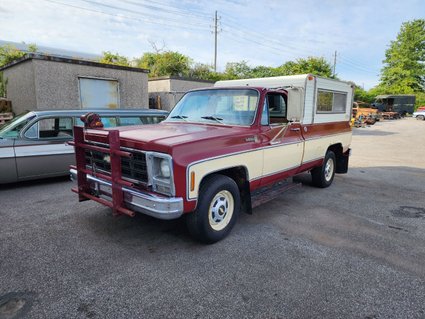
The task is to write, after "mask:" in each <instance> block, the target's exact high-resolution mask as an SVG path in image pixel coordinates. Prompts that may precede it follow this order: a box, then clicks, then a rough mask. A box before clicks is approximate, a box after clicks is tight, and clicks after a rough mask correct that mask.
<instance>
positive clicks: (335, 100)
mask: <svg viewBox="0 0 425 319" xmlns="http://www.w3.org/2000/svg"><path fill="white" fill-rule="evenodd" d="M346 106H347V93H340V92H331V91H322V90H319V91H318V94H317V113H345V108H346Z"/></svg>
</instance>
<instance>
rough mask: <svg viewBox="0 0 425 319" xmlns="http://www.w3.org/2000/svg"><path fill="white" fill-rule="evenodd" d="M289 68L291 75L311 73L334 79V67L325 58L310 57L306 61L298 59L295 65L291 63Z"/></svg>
mask: <svg viewBox="0 0 425 319" xmlns="http://www.w3.org/2000/svg"><path fill="white" fill-rule="evenodd" d="M287 67H288V68H289V71H291V72H292V73H291V74H306V73H311V74H314V75H319V76H323V77H326V78H331V77H332V66H331V65H330V64H329V62H327V61H326V60H325V58H323V57H311V56H310V57H308V58H306V59H303V58H301V59H297V60H296V62H295V63H290V64H289V65H288V66H287Z"/></svg>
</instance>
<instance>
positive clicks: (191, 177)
mask: <svg viewBox="0 0 425 319" xmlns="http://www.w3.org/2000/svg"><path fill="white" fill-rule="evenodd" d="M194 190H195V172H191V173H190V191H191V192H193V191H194Z"/></svg>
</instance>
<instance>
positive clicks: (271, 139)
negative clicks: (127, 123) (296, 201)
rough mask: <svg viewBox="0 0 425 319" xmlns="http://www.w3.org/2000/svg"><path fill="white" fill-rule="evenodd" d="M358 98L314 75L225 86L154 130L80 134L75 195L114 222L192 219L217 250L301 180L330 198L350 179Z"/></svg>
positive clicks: (202, 93)
mask: <svg viewBox="0 0 425 319" xmlns="http://www.w3.org/2000/svg"><path fill="white" fill-rule="evenodd" d="M353 88H354V85H353V84H352V83H347V82H341V81H337V80H332V79H325V78H320V77H316V76H313V75H310V74H305V75H298V76H283V77H273V78H261V79H247V80H234V81H219V82H217V83H216V84H215V87H213V88H205V89H199V90H193V91H189V92H188V93H186V94H185V95H184V96H183V97H182V99H181V100H180V101H179V102H178V103H177V104H176V106H175V107H174V109H173V110H172V111H171V113H170V115H169V116H168V117H167V119H166V120H165V121H164V122H162V123H160V124H158V125H152V126H149V127H147V126H146V127H126V128H117V129H106V130H105V129H90V128H87V129H83V128H78V130H77V131H76V132H75V139H74V142H73V145H75V149H76V163H77V165H76V167H74V168H72V169H71V175H72V176H73V177H74V179H75V180H76V181H77V182H78V187H76V188H73V191H74V192H76V193H78V195H79V200H80V201H84V200H88V199H91V200H95V201H97V202H99V203H101V204H103V205H106V206H108V207H111V208H112V209H113V212H114V213H115V214H126V215H129V216H134V215H135V212H141V213H144V214H147V215H151V216H154V217H157V218H160V219H173V218H178V217H180V216H181V215H183V214H187V219H186V220H187V225H188V228H189V231H190V233H191V234H192V235H193V236H194V237H195V238H197V239H198V240H200V241H202V242H206V243H213V242H216V241H218V240H220V239H222V238H224V237H225V236H226V235H227V234H228V233H229V232H230V230H231V229H232V227H233V226H234V224H235V222H236V219H237V216H238V213H239V211H240V210H244V211H245V212H248V213H250V212H251V211H252V208H253V207H255V206H257V205H259V204H261V203H263V202H264V201H267V200H269V199H271V198H273V197H276V196H277V195H280V194H281V193H282V191H284V190H286V189H287V188H288V187H291V185H293V183H291V182H290V181H288V178H290V177H292V176H294V175H295V174H298V173H301V172H305V171H311V175H312V181H313V184H314V185H316V186H318V187H322V188H324V187H328V186H330V185H331V184H332V181H333V179H334V175H335V173H346V172H347V170H348V156H349V153H350V148H349V147H350V143H351V137H352V131H351V127H350V118H351V111H352V110H351V108H352V104H353Z"/></svg>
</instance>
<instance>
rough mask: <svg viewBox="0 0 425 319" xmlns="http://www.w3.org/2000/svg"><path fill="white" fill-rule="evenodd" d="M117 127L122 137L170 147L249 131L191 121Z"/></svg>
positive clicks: (244, 128) (247, 129) (243, 128)
mask: <svg viewBox="0 0 425 319" xmlns="http://www.w3.org/2000/svg"><path fill="white" fill-rule="evenodd" d="M119 129H120V137H121V138H122V139H126V140H132V141H137V142H142V143H148V144H151V143H153V144H158V145H163V146H170V147H172V146H176V145H180V144H185V143H188V142H193V141H200V140H206V139H216V138H217V137H228V136H235V135H240V134H244V133H248V132H249V131H251V130H250V129H249V128H248V127H234V126H224V125H208V124H193V123H160V124H157V125H144V126H128V127H121V128H119Z"/></svg>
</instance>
